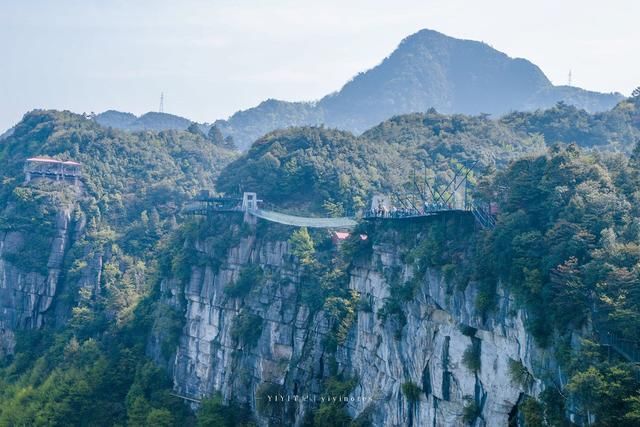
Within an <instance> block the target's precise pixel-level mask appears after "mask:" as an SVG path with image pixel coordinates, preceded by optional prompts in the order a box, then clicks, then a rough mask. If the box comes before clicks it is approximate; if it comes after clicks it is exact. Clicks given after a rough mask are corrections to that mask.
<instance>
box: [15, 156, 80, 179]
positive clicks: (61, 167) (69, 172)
mask: <svg viewBox="0 0 640 427" xmlns="http://www.w3.org/2000/svg"><path fill="white" fill-rule="evenodd" d="M81 166H82V165H81V164H80V163H77V162H71V161H66V162H65V161H62V160H56V159H48V158H44V157H32V158H30V159H27V160H26V162H25V164H24V175H25V182H29V181H31V180H32V179H34V178H49V179H53V180H56V181H62V180H67V181H71V182H73V183H74V184H75V185H77V184H78V182H79V179H80V177H81V176H82V170H81Z"/></svg>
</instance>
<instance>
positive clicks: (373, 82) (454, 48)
mask: <svg viewBox="0 0 640 427" xmlns="http://www.w3.org/2000/svg"><path fill="white" fill-rule="evenodd" d="M621 99H622V95H621V94H619V93H608V94H605V93H599V92H593V91H588V90H585V89H581V88H577V87H572V86H554V85H553V84H552V83H551V82H550V81H549V79H548V78H547V77H546V76H545V74H544V73H543V72H542V71H541V70H540V68H539V67H537V66H536V65H535V64H533V63H531V62H529V61H527V60H526V59H522V58H510V57H509V56H507V55H506V54H504V53H502V52H500V51H497V50H495V49H493V48H492V47H491V46H489V45H487V44H485V43H482V42H478V41H472V40H461V39H456V38H453V37H449V36H446V35H444V34H441V33H439V32H436V31H432V30H426V29H425V30H422V31H419V32H417V33H415V34H413V35H411V36H409V37H407V38H406V39H404V40H403V41H402V42H401V43H400V45H399V46H398V48H397V49H396V50H395V51H394V52H393V53H392V54H391V55H389V56H388V57H387V58H385V59H384V60H383V61H382V62H381V63H380V64H379V65H378V66H376V67H374V68H372V69H370V70H367V71H365V72H362V73H360V74H358V75H356V76H355V77H354V78H353V79H352V80H350V81H349V82H347V83H346V84H345V85H344V86H343V87H342V88H341V89H340V90H339V91H338V92H335V93H332V94H329V95H327V96H325V97H323V98H322V99H320V100H319V101H317V102H287V101H279V100H275V99H269V100H266V101H264V102H262V103H260V104H259V105H257V106H256V107H253V108H249V109H247V110H243V111H239V112H237V113H235V114H233V115H232V116H231V117H230V118H228V119H227V120H218V121H216V122H215V124H216V126H217V127H218V128H219V129H220V130H221V131H222V133H223V134H224V135H225V136H232V137H233V138H234V140H235V142H236V144H237V145H238V146H239V147H240V148H241V149H246V148H247V147H248V146H249V145H250V144H251V143H252V142H253V141H255V140H256V139H258V138H259V137H261V136H262V135H264V134H266V133H268V132H270V131H273V130H275V129H279V128H286V127H289V126H302V125H321V124H324V125H326V126H328V127H335V128H338V129H343V130H349V131H352V132H355V133H361V132H364V131H365V130H366V129H368V128H370V127H372V126H374V125H376V124H378V123H380V122H381V121H383V120H386V119H388V118H390V117H392V116H395V115H398V114H406V113H413V112H426V111H427V110H429V109H430V108H435V109H436V110H437V111H438V112H441V113H464V114H481V113H486V114H491V115H492V116H500V115H503V114H505V113H508V112H510V111H532V110H536V109H543V108H548V107H551V106H553V105H554V104H556V103H557V102H560V101H562V102H564V103H566V104H569V105H574V106H576V107H578V108H581V109H584V110H586V111H588V112H598V111H605V110H609V109H611V108H612V107H614V106H615V105H616V104H617V103H618V102H619V101H620V100H621ZM96 120H97V121H98V123H100V124H102V125H105V126H112V127H116V128H121V129H128V130H140V129H153V130H164V129H186V128H187V127H188V126H189V123H190V121H189V120H187V119H184V118H181V117H178V116H173V115H169V114H166V113H147V114H145V115H143V116H141V117H139V118H138V117H135V116H133V115H132V114H129V113H119V112H115V111H107V112H105V113H102V114H100V115H98V116H97V117H96ZM203 128H206V126H203Z"/></svg>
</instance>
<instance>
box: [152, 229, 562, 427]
mask: <svg viewBox="0 0 640 427" xmlns="http://www.w3.org/2000/svg"><path fill="white" fill-rule="evenodd" d="M196 247H197V250H198V251H199V252H200V253H203V254H207V253H209V252H210V251H212V250H213V249H212V246H211V244H210V242H207V241H201V242H198V244H197V245H196ZM400 254H401V248H399V247H397V246H394V245H391V244H389V245H386V244H379V245H374V247H373V253H372V254H371V256H370V257H367V259H365V260H361V261H359V262H358V263H354V264H353V265H352V266H351V268H350V269H349V276H350V278H349V287H350V288H351V289H352V290H353V291H356V292H357V293H358V294H359V297H360V300H361V301H363V302H364V303H361V304H358V307H359V308H358V311H357V313H356V316H355V319H354V321H353V322H352V324H351V327H350V329H349V332H348V335H347V337H346V339H345V340H344V342H343V343H342V344H340V345H339V346H338V348H337V351H336V352H335V355H333V356H332V355H331V354H330V351H329V350H328V349H327V345H326V343H327V341H326V336H327V335H328V334H329V331H330V326H331V325H330V322H329V320H328V315H327V314H326V313H324V312H323V311H322V310H320V311H319V312H316V313H312V312H310V310H309V307H308V306H307V305H305V304H304V303H303V302H302V301H301V299H300V293H301V291H302V290H303V289H304V287H305V283H304V282H301V277H302V276H301V274H300V265H299V264H298V263H297V261H296V259H295V258H294V257H292V256H291V254H290V248H289V244H288V243H287V242H286V241H264V240H261V239H256V238H255V236H250V237H246V238H244V239H242V240H241V241H240V243H239V244H237V245H234V246H233V247H231V249H229V250H228V252H227V256H226V259H225V261H224V262H223V264H222V265H221V266H220V267H219V269H217V270H215V269H213V268H212V267H206V266H200V267H198V266H192V267H191V274H190V279H189V281H188V284H187V286H186V287H183V286H182V285H181V284H180V283H179V281H177V280H165V281H163V285H162V286H163V292H164V295H165V296H164V300H165V302H166V303H168V304H170V305H172V306H173V307H175V308H180V309H181V310H184V313H185V325H184V328H183V330H182V333H181V336H180V339H179V344H178V347H177V352H176V354H175V358H174V359H173V366H172V371H173V378H174V383H175V388H176V389H177V391H178V392H179V393H180V394H182V395H185V396H187V397H192V398H201V397H203V396H206V395H210V394H211V393H213V392H215V391H220V392H221V393H222V395H223V396H224V397H225V399H228V400H236V401H240V402H246V403H248V404H249V405H250V406H251V408H253V409H256V408H257V412H258V414H259V419H260V423H261V424H263V425H269V424H272V425H274V424H275V425H277V424H278V422H284V424H286V425H289V424H294V423H295V424H298V425H299V424H300V423H301V422H302V420H303V418H304V414H305V413H306V412H309V408H310V407H311V406H313V405H317V404H318V403H319V402H320V400H319V399H321V398H322V396H323V391H324V389H323V381H322V380H323V379H324V378H326V377H327V376H328V375H329V371H330V369H329V367H328V366H329V365H330V364H331V363H332V361H333V360H335V363H337V370H338V371H339V372H341V373H343V374H345V375H347V376H349V377H350V378H356V379H357V384H356V386H355V388H353V389H352V391H351V392H350V394H349V396H348V397H349V403H348V404H347V406H346V409H347V411H348V412H349V414H350V415H351V416H353V417H354V418H357V417H358V418H359V419H361V420H368V421H369V422H370V423H371V424H372V425H376V426H377V425H397V426H405V425H414V426H455V425H465V424H469V423H475V425H478V426H485V425H486V426H494V425H507V424H508V422H509V419H516V418H517V417H518V409H517V407H518V404H519V402H521V401H522V399H523V396H525V395H537V394H538V393H539V392H540V391H541V390H542V388H543V387H544V385H543V383H542V382H541V381H540V380H538V379H536V378H537V377H540V376H541V373H542V372H546V373H549V372H557V371H558V367H557V365H556V363H555V361H554V360H553V358H552V357H550V356H549V355H547V354H546V353H545V352H544V351H542V350H540V349H539V348H537V347H536V345H535V344H534V343H533V340H532V337H531V336H530V335H529V334H528V333H527V331H526V330H525V328H524V322H525V319H524V314H523V313H522V312H521V311H519V310H518V309H517V308H515V307H514V305H513V302H512V300H511V299H510V298H509V295H507V294H505V293H502V294H501V295H500V301H499V303H498V308H497V310H495V311H494V312H493V314H490V315H487V316H482V315H481V314H480V313H478V312H477V310H476V309H475V307H474V301H475V297H476V292H475V286H474V285H473V283H472V284H470V285H469V286H467V288H466V290H465V291H455V290H453V286H452V285H451V283H448V282H447V280H445V278H444V276H443V274H442V273H441V272H440V271H438V270H435V269H431V270H429V271H428V272H427V274H426V275H425V276H424V277H421V278H419V286H418V290H417V293H416V295H415V297H414V299H413V300H412V301H411V302H409V303H407V304H406V305H404V308H403V310H404V316H405V317H406V324H405V325H404V326H403V327H401V328H400V327H399V325H398V324H397V322H393V321H389V320H387V321H383V320H382V319H380V316H378V315H377V313H378V312H379V311H380V310H381V309H382V308H383V305H384V302H385V301H386V300H387V299H389V298H392V297H393V295H391V294H390V292H391V291H390V289H391V287H390V284H389V279H388V276H389V275H388V274H386V273H387V272H388V271H389V270H390V269H393V270H394V271H396V272H397V273H398V274H400V277H401V278H402V279H403V280H408V279H410V278H411V277H412V275H413V268H412V267H411V266H409V265H405V264H404V263H403V262H402V260H401V256H400ZM248 265H259V266H261V267H262V269H263V271H264V279H263V280H262V284H261V285H260V286H258V287H256V289H254V290H253V291H251V292H250V293H249V294H248V295H246V296H243V297H230V296H229V295H227V294H226V293H225V287H228V286H230V284H233V283H234V282H236V281H237V280H238V278H239V276H240V275H241V272H242V270H243V269H245V268H247V266H248ZM247 319H253V322H248V321H247ZM256 319H257V320H256ZM247 324H248V325H249V329H250V331H251V332H253V334H254V335H255V340H254V342H252V343H247V342H243V341H242V340H238V338H237V335H238V333H237V331H238V328H241V327H242V325H245V326H246V325H247ZM245 329H246V328H245ZM243 332H244V333H247V332H248V331H247V330H243ZM156 339H157V337H156ZM151 347H152V348H153V345H152V346H151ZM152 352H153V351H152ZM156 353H157V352H156ZM333 357H335V359H333ZM515 369H518V370H520V371H521V373H524V375H521V376H520V378H523V377H524V378H526V379H527V380H526V381H520V383H518V382H517V381H516V380H515V379H514V375H513V371H514V370H515ZM265 384H266V385H265ZM267 385H268V386H267ZM412 389H413V390H414V391H415V390H417V391H415V393H412V392H411V390H412ZM274 390H275V391H277V393H274ZM274 394H278V395H281V396H283V397H284V400H285V402H284V403H282V404H281V405H280V406H278V405H277V404H274V403H273V402H272V401H271V400H272V396H273V395H274ZM293 396H299V397H298V399H299V400H298V401H297V402H294V401H293V400H294V397H293ZM303 397H305V398H308V399H310V400H311V401H313V400H314V399H315V400H316V401H315V403H313V402H309V401H308V400H307V401H304V400H302V399H303ZM463 420H464V421H463Z"/></svg>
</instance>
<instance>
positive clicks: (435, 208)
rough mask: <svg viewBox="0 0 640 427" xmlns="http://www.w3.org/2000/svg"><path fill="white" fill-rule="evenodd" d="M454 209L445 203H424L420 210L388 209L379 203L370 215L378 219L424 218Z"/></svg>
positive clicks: (393, 207) (392, 207) (412, 208)
mask: <svg viewBox="0 0 640 427" xmlns="http://www.w3.org/2000/svg"><path fill="white" fill-rule="evenodd" d="M452 209H454V207H453V205H452V204H451V203H444V202H436V203H430V202H424V204H423V205H422V206H421V207H420V208H419V209H417V208H414V207H411V208H404V207H403V208H397V207H395V206H391V207H390V208H389V207H387V206H386V205H385V204H383V203H379V204H378V206H377V207H376V208H372V209H371V212H370V215H371V216H372V217H376V218H407V217H413V216H424V215H428V214H431V213H434V212H441V211H447V210H452Z"/></svg>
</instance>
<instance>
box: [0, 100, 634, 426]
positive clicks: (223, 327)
mask: <svg viewBox="0 0 640 427" xmlns="http://www.w3.org/2000/svg"><path fill="white" fill-rule="evenodd" d="M638 102H639V99H637V98H635V99H629V100H625V101H623V102H621V103H620V104H619V105H618V106H617V107H616V108H615V109H614V110H613V111H611V112H607V113H602V114H589V113H586V112H584V111H581V110H579V109H577V108H575V107H572V106H569V105H566V104H559V105H556V106H554V107H553V108H551V109H548V110H544V111H536V112H533V113H512V114H509V115H507V116H505V117H504V118H503V119H500V120H492V119H490V118H489V117H487V116H483V115H479V116H466V115H461V114H456V115H444V114H439V113H437V112H435V111H433V110H432V111H427V112H426V113H420V114H409V115H403V116H396V117H393V118H392V119H389V120H386V121H384V122H383V123H381V124H379V125H378V126H376V127H374V128H372V129H369V130H368V131H366V132H365V133H363V134H362V135H360V136H355V135H353V134H351V133H350V132H346V131H339V130H334V129H327V128H323V127H303V128H291V129H286V130H279V131H276V132H273V133H270V134H267V135H265V136H264V137H263V138H260V139H259V140H258V141H257V142H256V143H255V144H254V145H253V146H252V147H251V149H250V150H249V151H247V152H246V153H245V154H244V155H242V156H239V155H238V154H236V153H234V152H232V151H230V150H227V149H225V148H223V147H221V146H220V141H219V139H220V138H205V137H204V136H203V135H202V134H200V133H199V132H197V131H196V130H193V131H189V132H179V131H164V132H133V133H129V132H120V131H118V130H115V129H107V128H104V127H101V126H99V125H98V124H96V123H95V122H93V121H91V120H88V119H86V118H84V117H82V116H79V115H75V114H71V113H68V112H53V111H35V112H32V113H29V114H27V115H26V116H25V118H24V119H23V120H22V121H21V122H20V123H19V124H18V125H16V127H15V130H14V132H13V134H12V135H10V136H8V137H7V138H6V139H4V140H2V141H0V166H1V168H2V169H1V171H2V172H1V173H0V175H1V180H2V181H1V182H2V187H0V270H2V271H1V272H0V273H1V274H0V297H1V298H0V306H1V305H2V304H4V305H5V306H3V307H2V310H0V316H2V317H0V326H1V328H0V329H1V330H2V332H1V333H0V344H1V345H2V351H0V425H4V424H7V425H38V424H53V425H88V424H91V425H114V424H119V425H124V424H127V425H165V426H171V425H175V426H181V425H195V424H199V425H202V426H210V425H215V426H218V425H223V426H225V427H226V426H235V425H252V424H251V423H252V419H254V421H255V419H258V420H260V422H263V423H269V422H270V421H269V420H271V421H273V420H283V419H284V420H289V421H291V420H293V421H296V420H298V419H297V418H296V417H302V416H303V415H301V414H302V412H304V417H305V418H304V420H305V423H306V424H307V425H315V426H321V425H327V422H334V423H336V424H337V425H340V424H345V423H349V422H351V419H355V420H354V423H356V424H354V425H360V426H363V425H385V424H389V423H392V422H393V423H396V424H401V425H404V424H409V423H410V422H413V424H414V425H421V423H422V424H425V425H433V424H434V423H435V424H436V425H447V424H448V425H451V424H452V423H455V422H460V420H461V419H462V420H464V422H468V423H472V422H475V421H477V420H482V419H484V420H486V423H497V424H496V425H500V423H501V422H503V421H504V423H506V422H507V420H509V419H512V417H515V418H517V419H518V420H519V421H518V423H519V425H527V426H537V425H570V424H569V421H567V420H568V419H569V417H573V420H574V422H577V423H578V424H587V423H588V422H589V421H590V420H591V421H593V420H597V422H599V423H600V424H601V425H625V426H627V425H628V426H632V425H636V424H637V422H638V421H640V415H639V414H640V404H639V400H638V399H637V397H636V396H637V393H638V392H639V390H640V388H639V386H638V381H637V378H638V377H637V374H636V371H635V369H636V368H635V367H634V365H633V364H632V363H629V361H628V360H627V359H626V358H625V356H624V355H621V354H620V353H618V352H617V351H616V350H615V349H612V348H611V347H608V346H605V345H604V343H603V342H602V337H603V336H606V335H604V334H606V333H607V332H609V333H610V334H612V335H615V336H618V337H621V339H623V340H626V341H625V342H635V341H634V340H635V338H634V337H636V336H637V335H638V333H639V332H638V328H640V326H639V325H638V322H637V319H638V317H639V315H638V312H639V309H638V307H639V306H640V302H638V298H637V289H636V288H637V283H638V280H639V279H638V271H639V267H638V266H639V265H640V256H639V255H638V254H639V253H640V252H639V251H638V248H637V240H638V229H639V228H638V224H637V223H638V220H637V218H638V217H639V215H640V213H639V212H638V209H637V206H640V201H639V200H638V192H637V187H638V185H640V181H639V178H638V177H639V176H640V172H639V171H640V168H639V166H638V151H639V150H638V148H636V142H637V141H638V130H639V129H640V120H639V119H640V114H639V113H640V109H639V104H638ZM214 141H217V143H216V142H214ZM558 143H559V144H558ZM572 143H575V144H572ZM580 146H582V147H583V148H581V147H580ZM36 155H38V156H48V157H55V158H58V159H62V160H76V161H80V162H81V163H82V164H83V174H84V179H83V183H82V184H81V185H79V186H78V187H77V188H76V187H74V186H73V185H69V184H68V183H64V182H55V181H47V180H36V181H34V182H31V183H29V184H28V185H27V184H25V183H24V175H23V172H22V167H23V165H24V160H25V159H26V158H28V157H32V156H36ZM476 160H478V161H479V164H478V169H477V171H476V175H475V176H474V177H473V181H474V182H475V184H476V186H475V188H474V189H473V191H474V194H473V196H474V197H478V198H482V199H483V200H487V201H494V202H498V205H499V206H500V212H499V214H498V223H497V226H496V228H495V229H494V230H487V231H481V230H479V229H476V228H475V227H474V223H473V221H471V222H468V221H465V220H463V219H458V220H451V221H444V220H443V221H432V222H425V223H419V224H417V225H415V226H411V225H406V226H405V225H403V224H401V223H400V224H395V225H393V224H387V225H385V224H380V225H375V224H367V223H363V224H361V225H360V226H359V228H358V229H357V230H356V232H354V233H352V236H351V237H350V238H348V239H347V241H345V242H344V243H343V244H342V246H340V245H337V246H336V245H335V243H334V242H333V241H332V239H331V238H330V236H329V234H327V233H324V232H310V233H309V232H307V231H306V230H303V229H297V230H294V229H291V228H286V227H280V226H273V225H270V224H266V223H262V222H259V223H258V224H256V225H252V224H250V223H246V224H245V223H243V221H242V218H241V217H240V216H238V217H237V218H235V219H233V218H228V217H224V216H222V215H220V216H214V217H212V218H209V219H202V220H198V219H188V218H184V217H182V216H181V215H180V214H179V211H180V204H181V203H182V202H183V201H185V200H187V199H188V198H190V197H191V196H193V195H194V194H196V191H197V190H199V189H202V188H206V189H212V188H214V187H216V188H217V189H218V190H221V191H226V192H237V191H238V186H240V187H241V188H242V189H243V190H245V191H252V190H255V191H257V192H258V196H259V197H260V198H263V199H265V200H266V201H267V202H270V203H273V204H275V205H276V206H277V207H278V208H279V209H283V210H291V209H301V210H305V211H307V212H311V213H313V214H316V215H323V216H326V215H342V214H344V213H345V212H346V211H352V210H354V209H358V208H362V207H363V206H366V205H367V204H368V203H369V201H370V197H371V195H372V194H374V193H376V192H382V193H388V192H394V191H398V192H402V191H413V188H412V187H411V182H412V174H413V171H414V170H415V171H416V172H417V173H426V175H427V177H428V179H429V180H431V182H435V184H436V185H440V186H441V187H440V188H443V186H444V184H445V183H446V182H447V181H448V180H449V179H450V178H451V175H452V172H453V171H454V170H457V169H458V168H459V167H460V166H461V165H462V164H466V165H468V164H469V163H470V162H473V161H476ZM425 169H426V170H425ZM362 236H367V238H366V239H365V238H363V237H362ZM54 279H55V280H54ZM54 285H55V286H54ZM23 294H24V295H25V297H24V298H22V297H18V298H16V296H21V295H23ZM26 295H29V297H26ZM34 300H35V301H36V304H35V306H34V307H32V306H31V305H29V301H34ZM14 304H15V305H14ZM9 305H11V306H9ZM41 308H42V309H43V310H42V312H39V310H40V309H41ZM35 312H37V313H35ZM573 314H575V315H573ZM36 315H38V316H40V318H42V319H44V320H43V322H42V324H40V325H39V326H38V327H37V328H35V329H33V328H31V327H29V326H28V325H31V322H29V320H30V319H31V318H33V317H35V316H36ZM18 320H19V321H18ZM22 320H26V321H25V322H23V323H21V322H22ZM292 322H293V323H295V327H293V326H292ZM35 324H36V325H38V324H37V323H35ZM445 349H446V350H445ZM302 350H304V351H302ZM2 353H4V354H2ZM303 359H304V360H303ZM424 359H427V360H424ZM301 364H302V365H301ZM372 367H375V368H372ZM301 368H302V369H301ZM296 390H297V391H296ZM301 390H302V391H305V390H306V391H309V392H310V393H317V394H318V395H321V394H322V393H329V394H336V395H345V394H346V395H350V396H360V395H362V394H364V395H368V394H372V395H374V394H375V395H389V396H392V397H393V398H391V399H380V400H377V401H376V402H374V403H373V404H372V406H371V407H370V408H369V409H366V408H363V407H356V406H349V405H343V404H336V405H332V404H326V403H323V404H317V405H313V404H312V405H310V406H305V407H304V408H303V407H302V406H295V405H294V406H290V405H280V406H278V405H275V406H269V405H264V402H263V403H257V402H260V399H258V397H260V396H262V399H263V400H264V399H265V397H264V396H265V395H266V394H269V393H281V394H289V393H296V392H297V393H299V392H300V391H301ZM176 391H177V392H179V394H183V395H185V396H186V397H188V398H196V399H200V398H202V399H203V402H202V405H200V408H199V410H198V412H197V417H196V416H195V414H194V413H193V412H192V411H191V410H190V409H189V408H188V407H187V406H186V405H184V404H183V403H182V402H181V401H180V400H179V399H178V398H176V397H175V396H172V395H171V393H175V392H176ZM218 392H220V394H217V393H218ZM435 401H437V402H438V404H437V407H438V408H436V409H433V408H434V402H435ZM301 405H304V404H301ZM399 407H400V408H401V410H397V408H399ZM394 408H395V409H394ZM365 409H366V410H365ZM283 417H292V418H283ZM410 420H411V421H410ZM273 422H274V423H275V421H273ZM477 422H480V421H477ZM514 422H515V421H514ZM347 425H348V424H347Z"/></svg>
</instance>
